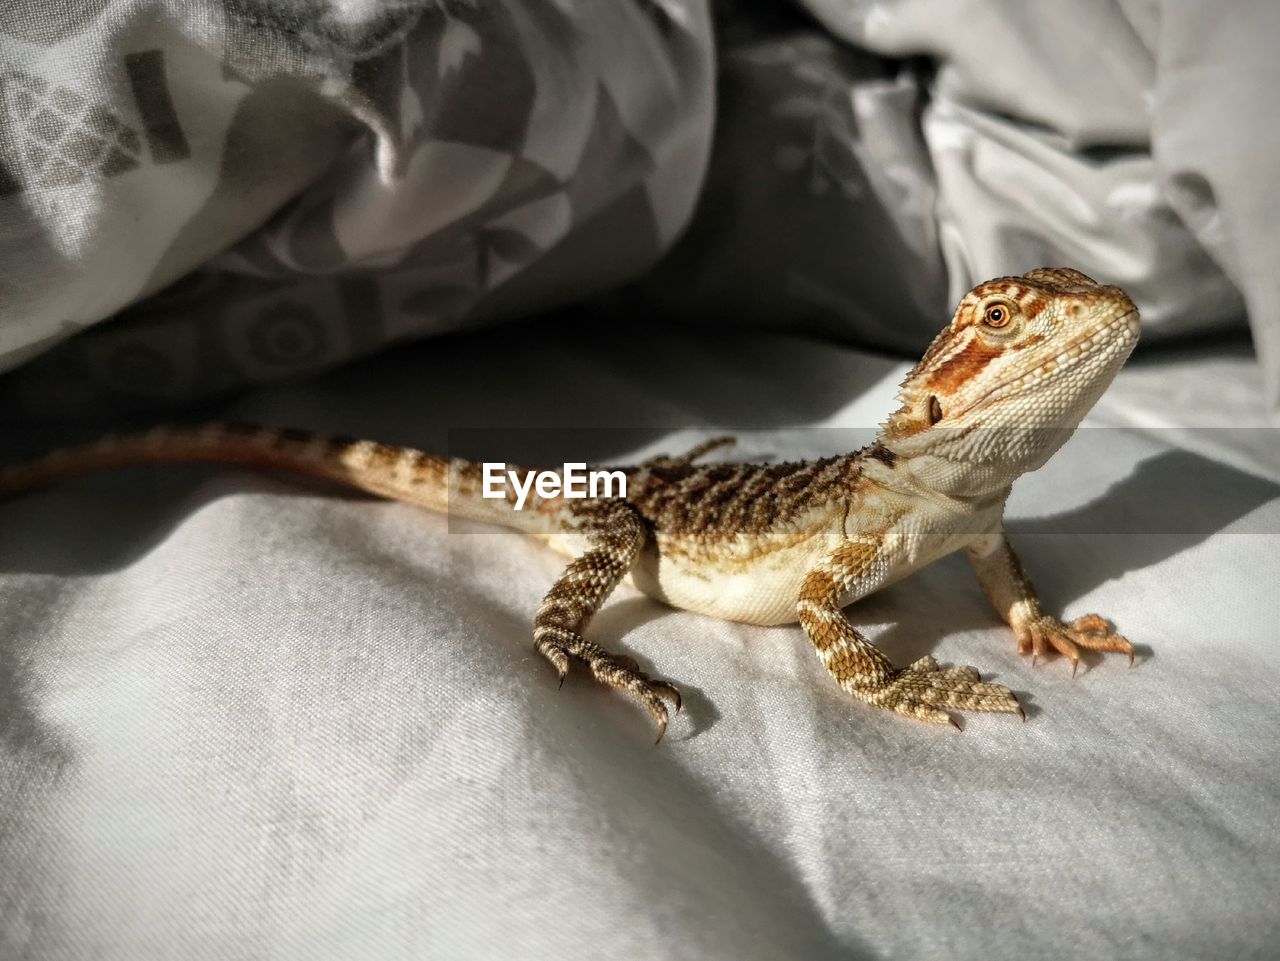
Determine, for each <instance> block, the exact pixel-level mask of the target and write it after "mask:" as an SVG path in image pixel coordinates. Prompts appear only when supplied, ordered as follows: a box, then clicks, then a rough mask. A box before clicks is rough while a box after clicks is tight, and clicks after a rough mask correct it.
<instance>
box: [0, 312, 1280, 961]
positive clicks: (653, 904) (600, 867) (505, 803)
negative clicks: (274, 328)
mask: <svg viewBox="0 0 1280 961" xmlns="http://www.w3.org/2000/svg"><path fill="white" fill-rule="evenodd" d="M563 343H565V342H557V341H554V340H547V339H546V338H545V336H544V335H543V334H541V333H539V332H538V331H536V330H534V329H528V330H524V331H516V332H514V333H511V332H509V333H507V334H506V335H504V336H503V337H502V338H498V337H494V338H492V339H491V340H490V341H489V342H488V343H487V345H486V347H485V350H484V351H480V350H476V349H475V347H476V344H475V343H474V342H473V341H461V342H459V341H450V342H444V343H437V344H433V345H430V346H428V347H423V348H418V349H415V350H411V351H404V352H400V353H398V354H396V355H394V356H392V357H389V358H386V359H383V360H381V361H378V362H376V363H372V364H366V365H363V366H359V367H356V368H352V369H348V370H346V371H343V372H339V373H337V374H333V375H330V376H329V377H327V378H325V379H323V380H320V381H316V382H312V383H308V384H297V385H292V386H289V385H285V386H277V387H274V388H272V389H269V390H265V391H263V392H261V393H258V394H256V395H253V396H251V397H250V398H248V399H246V400H243V401H241V402H240V403H239V404H237V405H236V407H235V408H234V409H233V410H231V411H230V412H229V413H230V414H232V415H234V416H237V417H239V418H242V419H254V420H261V421H265V422H268V423H277V424H296V425H302V426H313V427H320V428H325V429H330V430H334V431H340V432H344V433H356V434H364V435H376V436H379V437H381V438H383V439H386V440H389V441H396V442H406V443H417V444H420V445H423V446H427V445H431V446H439V445H440V444H441V443H443V442H444V441H445V440H446V436H445V433H444V431H445V429H446V428H448V427H451V426H452V427H459V426H467V425H474V424H491V423H508V424H511V425H513V427H516V428H518V427H530V428H533V427H546V426H552V425H556V426H566V427H567V426H585V427H616V426H631V427H642V428H646V429H648V430H647V433H646V435H645V436H647V437H649V438H650V439H651V441H652V443H651V444H650V445H649V447H648V448H647V449H646V450H657V449H667V450H675V449H678V448H680V447H682V446H683V444H684V443H685V442H686V441H687V440H691V439H692V438H693V437H695V436H700V435H702V434H709V433H711V432H714V431H716V429H717V428H721V427H729V428H734V427H740V426H742V425H747V426H751V427H759V428H762V430H761V432H758V433H757V432H753V433H750V434H748V435H747V437H746V438H745V440H744V447H745V448H746V450H745V453H747V454H753V453H754V454H763V453H769V454H774V455H779V456H782V455H808V454H815V453H820V452H823V451H822V447H823V445H824V443H826V442H827V441H828V440H829V439H830V438H832V437H834V436H837V432H836V431H835V428H867V427H870V426H872V425H874V424H875V422H876V421H877V420H878V419H879V418H880V417H882V416H883V414H884V413H885V412H886V411H887V410H889V409H891V394H892V388H893V385H894V383H895V381H896V379H897V377H898V376H899V375H900V374H901V372H902V370H903V369H904V367H905V365H903V364H899V363H895V362H889V361H884V360H880V359H877V358H873V357H869V356H866V355H862V354H858V353H856V352H853V351H850V350H847V349H841V348H836V347H832V346H830V345H824V344H819V343H817V342H813V341H808V340H801V339H798V338H796V339H788V338H784V337H774V336H766V335H759V334H752V335H746V336H742V337H740V338H738V339H736V340H733V341H726V340H724V339H721V338H713V337H711V336H710V335H701V336H697V335H692V334H675V333H673V334H669V335H659V336H653V337H647V338H646V340H645V341H644V343H643V344H637V343H632V342H622V341H618V342H615V343H613V344H609V343H607V342H606V341H605V340H603V339H599V340H598V341H586V342H584V341H580V340H579V341H574V342H573V344H574V345H573V346H572V347H565V346H563ZM673 358H675V360H673ZM655 370H661V371H663V380H662V381H661V382H658V381H656V380H654V377H653V371H655ZM485 385H493V386H492V387H491V388H490V389H488V390H484V389H477V388H484V386H485ZM1207 395H1208V396H1212V397H1213V399H1214V408H1215V410H1216V411H1217V412H1218V413H1217V414H1216V415H1215V416H1212V417H1210V416H1207V415H1205V414H1204V413H1203V411H1204V407H1203V406H1202V404H1201V403H1200V399H1201V398H1203V397H1205V396H1207ZM602 397H604V398H608V399H609V405H608V406H607V407H606V406H605V405H603V404H602V403H601V401H600V398H602ZM1262 407H1263V405H1262V388H1261V377H1260V374H1259V372H1258V369H1257V367H1256V363H1255V362H1254V361H1253V360H1252V359H1251V358H1250V357H1249V356H1248V355H1247V353H1246V352H1244V351H1234V350H1231V349H1226V348H1224V349H1221V350H1216V351H1214V352H1211V353H1208V354H1203V353H1202V354H1201V355H1199V356H1193V355H1180V356H1169V355H1164V356H1160V357H1156V358H1150V359H1141V358H1140V359H1138V360H1137V361H1135V362H1134V363H1133V364H1131V366H1130V369H1127V370H1126V371H1124V372H1122V374H1121V379H1120V381H1119V382H1118V383H1117V385H1116V386H1115V387H1114V388H1113V390H1112V391H1111V392H1110V393H1109V394H1108V395H1107V396H1106V397H1105V398H1104V400H1103V402H1102V403H1101V405H1100V407H1099V409H1098V411H1097V412H1096V414H1095V416H1094V417H1092V418H1091V423H1092V424H1093V425H1095V426H1094V428H1093V429H1091V430H1086V431H1082V432H1081V433H1080V434H1078V435H1077V437H1076V438H1075V439H1074V440H1073V441H1072V442H1071V445H1070V446H1069V447H1068V449H1066V450H1064V451H1063V452H1062V453H1061V454H1060V455H1059V456H1058V457H1056V458H1055V459H1054V460H1053V461H1052V462H1051V463H1050V464H1049V466H1048V467H1046V468H1045V469H1044V470H1042V471H1041V472H1039V473H1037V474H1035V475H1033V476H1031V477H1028V478H1026V479H1024V480H1023V482H1022V483H1021V484H1020V486H1019V487H1018V489H1017V491H1016V493H1015V498H1014V501H1013V504H1012V515H1013V516H1014V518H1015V519H1016V523H1015V524H1014V525H1013V527H1014V529H1015V534H1014V537H1015V542H1016V544H1017V545H1018V546H1019V548H1020V549H1021V550H1022V552H1023V554H1024V559H1025V561H1026V564H1027V566H1028V568H1029V570H1030V572H1031V574H1032V576H1033V577H1034V578H1035V580H1036V581H1037V583H1038V585H1039V586H1040V588H1041V590H1042V593H1043V595H1044V596H1045V598H1046V600H1047V602H1048V603H1049V604H1050V606H1051V607H1053V608H1055V609H1057V610H1058V611H1060V612H1065V613H1066V614H1068V615H1072V616H1075V615H1079V614H1082V613H1085V612H1088V611H1093V610H1097V611H1100V612H1102V613H1104V614H1105V615H1107V616H1109V617H1111V618H1113V619H1114V620H1115V621H1116V622H1117V623H1118V625H1119V626H1120V628H1121V629H1122V630H1123V631H1125V632H1126V633H1127V634H1128V635H1129V636H1130V637H1131V638H1132V639H1133V640H1134V641H1135V642H1136V643H1138V644H1139V645H1140V646H1141V650H1142V654H1141V656H1140V657H1139V660H1138V663H1137V665H1136V666H1135V667H1134V669H1133V670H1131V671H1130V670H1126V668H1125V664H1124V661H1123V660H1122V659H1120V658H1116V657H1110V658H1107V659H1105V660H1090V662H1089V664H1088V669H1087V670H1082V672H1081V675H1080V676H1079V677H1078V678H1076V679H1075V680H1074V681H1073V680H1072V679H1071V677H1070V672H1069V670H1068V669H1067V667H1066V666H1065V665H1064V664H1063V663H1062V662H1060V661H1054V662H1051V663H1045V664H1041V665H1040V666H1038V667H1036V668H1034V669H1033V668H1032V667H1031V666H1030V664H1029V663H1028V661H1027V660H1026V659H1025V658H1023V657H1020V656H1018V655H1017V654H1016V652H1015V650H1014V645H1013V642H1012V639H1011V637H1010V635H1009V632H1008V630H1007V629H1005V628H1003V627H1002V626H1001V625H1000V624H999V623H998V622H997V620H996V618H995V616H994V615H993V614H992V612H991V611H990V610H989V609H988V607H987V605H986V602H985V600H984V599H983V597H982V596H981V593H980V591H979V590H978V588H977V586H976V584H975V583H974V581H973V579H972V577H971V576H970V574H969V572H968V571H967V569H966V567H965V564H964V562H963V560H962V559H960V558H951V559H948V560H946V561H943V562H941V563H939V564H937V565H935V566H933V567H932V568H930V569H927V570H926V571H924V572H921V573H920V574H918V575H916V576H914V577H912V578H910V579H909V580H907V581H905V582H903V583H901V584H899V585H897V586H895V587H893V588H892V589H890V590H888V591H885V592H884V593H882V594H880V595H877V596H875V597H873V598H870V599H868V600H867V601H865V602H863V603H861V604H859V605H855V606H854V607H853V608H851V609H850V616H851V618H852V619H853V620H854V622H855V623H857V624H858V625H860V626H862V627H865V628H866V629H867V630H868V631H869V632H870V633H871V634H872V635H873V636H874V637H876V638H877V639H878V640H879V641H880V642H881V643H882V644H883V646H884V647H885V648H886V649H887V650H888V651H889V652H890V654H891V655H892V656H893V657H894V658H895V660H897V661H899V662H905V661H907V660H910V659H913V658H916V657H918V656H921V655H923V654H925V653H929V652H932V653H934V654H935V655H936V656H937V657H938V658H939V660H941V661H945V662H953V663H972V664H975V665H977V666H978V667H980V668H981V669H982V670H983V671H984V673H986V674H990V675H991V676H994V677H995V678H996V679H998V680H999V681H1000V682H1002V683H1005V684H1008V685H1010V686H1011V687H1013V688H1014V689H1015V690H1016V691H1017V692H1018V694H1019V696H1020V697H1021V698H1023V699H1024V700H1025V701H1026V702H1027V703H1028V705H1029V718H1028V721H1027V723H1026V724H1025V725H1023V724H1020V723H1018V721H1017V720H1016V719H1015V718H1009V717H1003V716H1000V717H981V716H970V717H967V718H965V720H964V726H965V729H964V731H963V732H962V733H957V732H955V731H952V730H950V729H935V728H932V727H928V726H925V725H920V724H915V723H912V722H909V721H906V720H904V719H902V718H899V717H896V716H891V715H888V714H885V713H879V712H875V711H871V710H869V709H867V708H865V707H863V706H861V705H858V704H856V703H853V702H851V701H850V699H849V698H847V697H846V696H845V695H843V694H842V693H841V692H840V690H839V689H838V688H837V687H836V686H835V685H834V684H832V683H831V682H830V680H829V679H828V678H827V676H826V675H825V674H824V672H823V670H822V668H821V666H820V665H819V663H818V661H817V659H816V658H815V657H814V656H813V655H812V653H811V650H810V647H809V645H808V643H807V642H806V640H805V638H804V636H803V634H802V633H801V631H800V629H799V628H798V627H790V628H757V627H749V626H743V625H736V624H728V623H722V622H718V621H714V620H711V619H709V618H705V617H701V616H698V615H694V614H688V613H680V612H674V611H671V610H668V609H666V608H664V607H662V606H660V605H658V604H657V603H655V602H652V601H649V600H647V599H645V598H643V597H641V596H640V595H638V594H636V593H635V592H634V591H632V590H630V589H627V588H624V589H621V590H620V591H619V592H618V594H617V595H616V597H615V599H614V600H613V602H612V603H611V604H610V605H609V606H608V607H607V608H606V609H605V610H604V611H603V612H602V613H601V615H600V616H599V617H598V619H597V620H596V622H595V624H594V625H593V632H594V636H595V637H596V638H597V639H599V640H600V641H602V642H603V643H605V644H606V645H608V646H612V647H614V648H615V649H619V650H624V651H627V652H629V653H632V654H634V655H635V656H636V657H637V658H638V659H639V660H640V661H641V662H642V664H643V665H644V666H646V668H648V669H651V670H652V671H653V672H654V673H656V674H658V675H661V676H664V677H668V678H671V679H672V680H674V681H675V682H676V683H678V684H680V685H681V687H682V690H683V691H684V693H685V702H686V710H685V711H684V713H683V714H682V715H681V716H680V717H679V718H678V719H676V720H675V721H674V723H673V724H672V726H671V729H670V731H669V733H668V736H667V738H666V740H665V741H664V742H663V743H662V744H661V746H659V747H656V748H655V747H654V745H653V743H652V736H653V730H652V727H651V725H650V723H649V721H648V720H647V718H646V717H645V716H644V715H643V713H642V712H640V711H638V710H637V709H636V708H634V707H633V706H632V705H630V704H628V703H627V702H626V701H624V700H623V699H622V698H620V697H618V696H616V695H614V694H612V693H609V692H606V691H603V690H600V689H598V688H596V687H595V686H594V685H592V684H591V683H589V682H588V681H587V680H586V679H585V678H584V677H582V676H581V673H575V674H572V675H571V676H570V679H569V680H568V681H567V682H566V683H565V685H564V687H563V689H557V686H556V684H555V681H554V677H553V674H552V672H551V671H550V669H549V668H548V666H547V665H545V664H544V663H542V662H541V661H540V659H539V658H538V657H537V656H536V655H535V654H534V652H533V651H532V649H531V644H530V628H529V624H530V618H531V615H532V612H533V611H534V609H535V607H536V606H537V604H538V601H539V599H540V597H541V595H542V593H543V592H544V591H545V590H546V588H547V587H548V585H549V584H550V583H551V581H552V579H553V578H554V577H555V576H556V573H557V571H558V569H559V566H560V563H561V562H560V560H559V559H558V558H556V557H555V556H553V555H552V554H550V553H548V552H546V551H544V550H543V549H542V548H540V547H539V546H538V545H536V544H534V543H531V542H528V541H525V540H522V539H521V538H520V537H519V536H517V535H515V534H513V533H509V532H501V531H498V532H488V531H480V530H479V529H476V528H467V527H464V526H463V525H462V524H460V523H459V524H455V525H451V524H450V523H449V522H448V521H446V519H444V518H442V517H438V516H433V515H429V514H424V513H421V512H419V511H417V510H414V509H412V508H410V507H407V506H404V505H400V504H392V503H383V502H377V501H372V500H366V499H358V498H352V497H346V496H333V495H331V494H329V493H327V492H324V491H320V490H317V489H316V488H313V487H309V486H306V485H302V484H299V483H295V482H294V481H293V480H291V479H288V478H277V477H267V476H262V475H255V474H250V473H244V472H238V471H233V470H222V471H210V470H207V469H198V468H174V469H157V470H152V471H143V472H140V471H134V472H128V473H120V474H117V475H112V476H104V477H99V478H94V479H86V480H84V481H81V482H78V483H75V484H71V485H66V486H64V487H61V488H58V489H55V490H49V491H46V492H42V493H39V494H36V495H32V496H30V497H27V498H24V499H22V500H20V501H15V502H12V503H9V504H6V505H4V506H3V507H0V530H3V532H4V533H3V537H2V538H0V720H2V721H3V725H4V726H3V732H4V735H3V739H2V741H0V771H3V774H2V775H0V913H2V914H3V918H4V923H3V925H0V957H4V958H14V959H39V961H54V959H71V958H86V957H94V958H100V959H121V961H124V959H128V961H141V959H150V958H157V959H159V958H166V959H168V958H179V957H181V958H190V959H198V958H216V959H219V961H235V959H241V958H244V959H250V958H253V959H260V958H270V959H294V958H296V959H308V961H320V959H328V958H332V959H343V961H349V959H353V958H377V959H385V961H392V959H401V958H404V959H408V958H424V957H433V958H449V959H463V958H521V959H536V958H577V957H616V958H632V959H643V958H655V959H659V958H660V959H664V961H667V959H671V958H725V959H735V961H736V959H750V958H759V959H777V958H788V957H796V958H800V957H803V958H828V957H832V958H834V957H855V958H862V957H866V958H894V957H901V958H913V957H915V958H919V957H939V956H948V957H952V958H1011V959H1012V958H1017V959H1020V961H1030V959H1038V958H1045V959H1060V958H1064V957H1082V958H1085V957H1087V958H1100V957H1126V958H1160V959H1166V958H1170V957H1232V958H1254V957H1256V958H1264V957H1274V956H1275V955H1276V951H1277V948H1276V943H1277V937H1278V936H1280V911H1278V910H1277V904H1280V839H1278V836H1277V835H1278V830H1277V829H1278V828H1280V823H1278V814H1280V765H1278V764H1277V761H1278V760H1280V752H1278V750H1277V747H1276V743H1277V742H1276V732H1277V730H1280V697H1277V687H1278V681H1277V679H1278V678H1280V646H1278V645H1277V644H1276V636H1275V635H1276V631H1277V613H1278V612H1280V605H1278V603H1277V584H1278V583H1280V577H1278V575H1280V562H1278V561H1277V559H1276V557H1277V547H1278V546H1280V506H1278V504H1277V500H1276V496H1277V493H1280V448H1278V445H1276V444H1275V443H1274V439H1273V438H1274V432H1273V431H1272V430H1271V429H1269V428H1267V427H1266V426H1265V420H1264V419H1263V417H1262V413H1261V412H1262ZM796 424H799V425H806V426H814V425H817V426H821V427H825V428H829V430H800V431H790V430H783V429H782V428H783V427H786V426H788V425H796ZM1241 424H1245V425H1249V426H1246V427H1244V428H1242V427H1240V425H1241ZM1108 427H1109V428H1110V429H1105V428H1108ZM1187 427H1196V428H1198V429H1197V430H1187V429H1182V428H1187ZM854 433H857V431H855V432H854ZM616 453H619V454H621V453H624V452H621V451H619V452H616Z"/></svg>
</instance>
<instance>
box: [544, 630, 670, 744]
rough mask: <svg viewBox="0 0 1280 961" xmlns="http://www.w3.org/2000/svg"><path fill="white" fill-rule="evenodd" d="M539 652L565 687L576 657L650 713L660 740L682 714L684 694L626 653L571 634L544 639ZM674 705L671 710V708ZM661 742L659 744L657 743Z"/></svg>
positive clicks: (598, 678) (566, 632) (601, 679)
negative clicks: (673, 719)
mask: <svg viewBox="0 0 1280 961" xmlns="http://www.w3.org/2000/svg"><path fill="white" fill-rule="evenodd" d="M535 646H536V647H537V650H538V653H539V654H541V655H542V656H543V657H545V658H546V659H547V660H549V661H550V662H551V664H552V666H553V667H554V668H555V669H556V673H557V674H559V675H560V684H561V686H563V685H564V678H565V675H566V674H567V673H568V672H569V658H570V657H574V658H577V659H578V660H580V661H582V662H583V663H585V664H586V665H587V666H588V667H589V668H591V674H592V676H593V677H594V678H595V679H596V680H597V681H599V682H600V683H601V684H604V685H606V686H607V687H612V688H617V689H618V690H620V691H623V692H624V693H626V694H629V695H631V697H633V698H635V699H636V700H637V701H639V702H640V704H641V705H642V706H643V707H644V709H645V710H646V711H648V712H649V716H650V717H651V718H653V722H654V724H656V725H657V727H658V741H661V740H662V736H663V735H664V734H666V732H667V720H668V718H669V717H670V715H671V713H676V714H679V713H680V708H681V706H682V701H681V698H680V691H679V690H678V689H677V688H676V686H675V685H674V684H672V683H670V682H669V681H662V680H655V679H654V678H651V677H649V675H648V674H646V673H645V672H644V671H642V670H640V665H639V664H637V663H636V661H635V659H634V658H632V657H628V656H627V655H625V654H610V653H609V652H608V651H606V650H605V649H604V648H602V647H600V646H599V645H597V644H593V643H591V642H590V641H587V640H584V639H583V638H582V637H581V636H580V635H578V634H574V633H571V632H569V631H562V632H558V633H556V634H555V635H553V636H550V637H548V636H543V637H541V638H539V639H538V641H537V643H536V645H535ZM668 704H670V705H671V711H668V709H667V705H668ZM655 743H657V742H655Z"/></svg>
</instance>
